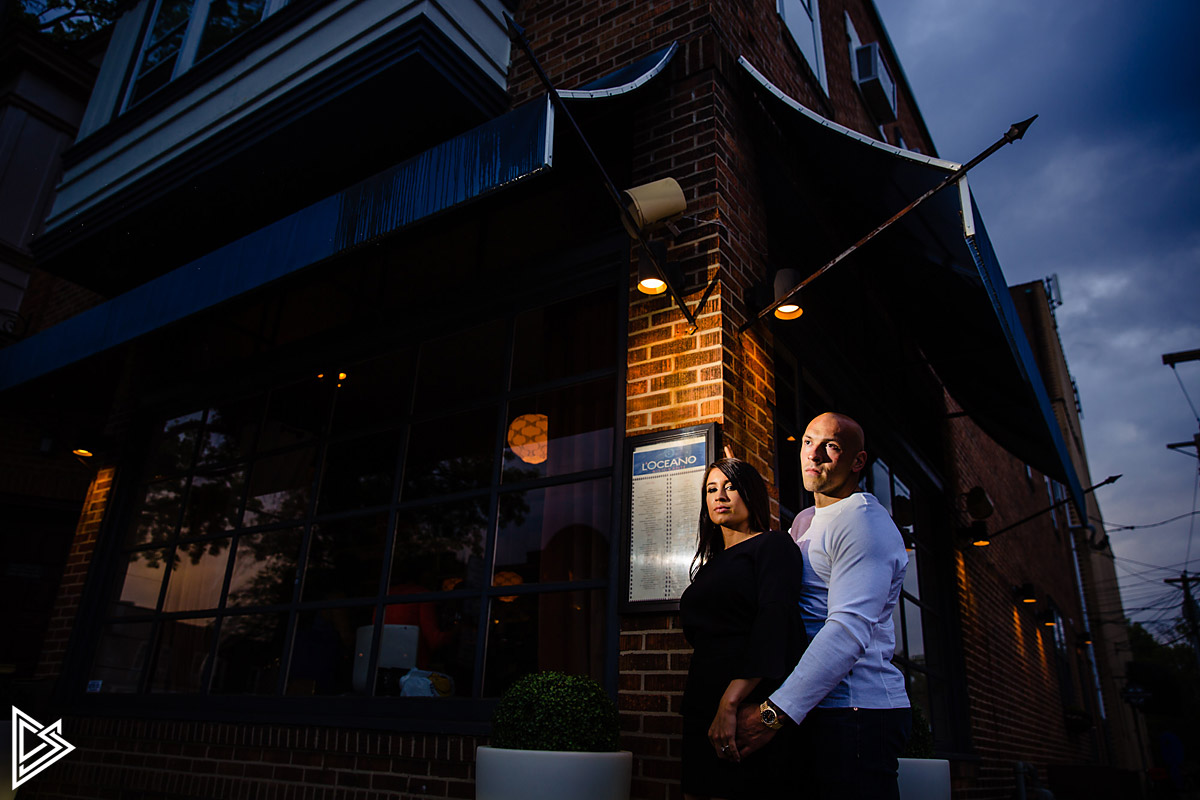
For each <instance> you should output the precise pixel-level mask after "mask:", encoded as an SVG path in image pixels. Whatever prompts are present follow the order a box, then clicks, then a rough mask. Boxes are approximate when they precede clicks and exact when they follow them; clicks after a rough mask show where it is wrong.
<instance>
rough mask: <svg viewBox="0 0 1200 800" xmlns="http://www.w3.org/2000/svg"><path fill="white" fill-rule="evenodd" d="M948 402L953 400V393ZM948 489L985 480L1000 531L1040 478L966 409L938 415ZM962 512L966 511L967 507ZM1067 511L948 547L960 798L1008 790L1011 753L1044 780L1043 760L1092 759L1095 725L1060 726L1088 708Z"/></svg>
mask: <svg viewBox="0 0 1200 800" xmlns="http://www.w3.org/2000/svg"><path fill="white" fill-rule="evenodd" d="M949 407H950V408H951V410H953V409H954V408H955V406H954V405H953V402H952V401H950V402H949ZM946 426H947V431H946V441H947V443H948V446H949V449H950V464H951V468H952V470H953V472H954V491H955V494H956V495H957V496H958V498H959V500H958V502H959V503H962V502H963V501H962V499H961V493H963V492H966V491H967V490H968V489H969V488H971V487H972V486H976V485H978V486H983V487H984V488H985V489H987V491H988V494H989V495H990V497H991V499H992V501H993V503H994V505H995V507H996V511H995V513H994V514H993V516H992V517H991V518H989V519H988V520H987V526H988V529H989V530H991V531H998V530H1000V529H1002V528H1004V527H1006V526H1008V525H1010V524H1012V523H1014V522H1017V521H1018V520H1020V519H1022V518H1024V517H1026V516H1029V515H1031V514H1033V513H1035V512H1037V511H1040V510H1042V509H1044V508H1046V507H1047V506H1048V505H1049V504H1050V499H1049V496H1048V493H1047V490H1046V484H1045V479H1044V477H1043V476H1042V474H1041V473H1039V472H1037V471H1036V470H1035V471H1032V476H1031V477H1027V476H1026V470H1025V465H1024V464H1023V463H1021V462H1020V461H1018V460H1017V459H1015V458H1014V457H1012V456H1011V455H1009V454H1008V453H1007V452H1006V451H1005V450H1003V449H1002V448H1001V447H1000V446H999V445H997V444H996V443H995V442H994V441H993V440H992V439H990V438H989V437H988V436H987V435H986V434H984V433H983V432H982V431H981V430H979V428H978V427H976V426H975V425H974V423H972V422H971V421H970V420H969V419H968V418H966V417H959V418H954V419H950V420H948V421H947V422H946ZM963 516H964V517H965V515H963ZM1068 535H1070V534H1069V533H1068V532H1067V531H1066V526H1065V515H1063V514H1061V513H1060V514H1059V515H1058V525H1057V526H1055V525H1054V524H1053V520H1052V517H1051V515H1049V514H1044V515H1042V516H1039V517H1037V518H1035V519H1034V520H1031V521H1030V522H1027V523H1025V524H1023V525H1021V526H1020V527H1017V528H1014V529H1013V530H1011V531H1008V532H1006V533H1001V534H1000V535H999V536H997V537H995V538H994V539H993V540H992V543H991V544H990V545H989V546H987V547H972V546H971V545H970V544H963V543H961V542H960V543H959V545H958V552H957V553H956V555H955V570H956V583H957V587H956V588H957V593H958V616H959V624H960V626H961V632H962V645H963V652H962V659H963V664H964V667H965V677H966V699H967V703H968V713H969V716H970V722H971V737H972V739H971V746H972V751H973V753H974V754H975V755H976V756H978V760H977V761H974V762H966V761H964V762H960V763H956V765H955V767H956V769H955V798H956V800H985V799H986V800H1007V798H1009V797H1012V796H1013V792H1014V791H1015V786H1016V782H1015V777H1014V771H1013V765H1014V762H1016V761H1027V762H1033V763H1034V764H1036V765H1037V766H1038V767H1039V770H1040V774H1041V779H1042V781H1043V783H1045V781H1046V780H1047V772H1046V768H1047V766H1049V765H1051V764H1057V763H1085V762H1092V763H1095V761H1096V759H1097V757H1098V755H1099V749H1098V740H1097V738H1096V737H1097V735H1098V733H1097V731H1087V732H1072V731H1070V730H1068V727H1067V722H1066V718H1065V711H1066V709H1067V707H1068V706H1070V707H1077V706H1082V707H1083V708H1085V709H1090V703H1091V698H1092V696H1093V692H1092V683H1091V681H1092V678H1091V675H1090V673H1084V672H1081V671H1080V670H1079V669H1078V665H1079V663H1080V662H1081V659H1080V658H1078V657H1077V656H1078V655H1079V654H1080V653H1082V650H1081V649H1080V648H1082V644H1081V642H1080V641H1079V638H1078V634H1080V633H1082V631H1083V630H1084V629H1085V628H1086V627H1087V626H1086V623H1085V621H1084V620H1083V618H1082V614H1081V613H1080V609H1079V602H1078V594H1077V591H1076V586H1075V576H1074V570H1073V567H1072V560H1071V553H1070V545H1069V542H1068V541H1067V538H1066V537H1067V536H1068ZM1023 583H1031V584H1032V585H1033V587H1034V590H1035V594H1036V596H1037V597H1038V602H1037V603H1036V604H1033V605H1027V604H1023V603H1021V602H1019V601H1018V599H1017V597H1016V596H1015V593H1014V587H1017V586H1020V585H1021V584H1023ZM1048 601H1053V603H1054V604H1055V605H1056V606H1057V608H1058V610H1059V613H1060V615H1061V616H1062V618H1063V620H1064V627H1065V629H1066V630H1065V633H1066V636H1067V653H1066V659H1065V662H1066V663H1065V668H1066V670H1067V672H1068V674H1069V675H1070V685H1071V687H1072V689H1073V691H1072V692H1071V694H1070V695H1064V694H1063V684H1062V682H1061V681H1060V676H1059V670H1060V666H1059V663H1058V657H1057V656H1056V649H1055V642H1054V631H1053V629H1051V628H1047V627H1045V626H1043V625H1042V624H1041V622H1040V620H1039V619H1038V616H1037V615H1038V613H1039V612H1041V611H1043V610H1045V609H1046V608H1047V606H1048Z"/></svg>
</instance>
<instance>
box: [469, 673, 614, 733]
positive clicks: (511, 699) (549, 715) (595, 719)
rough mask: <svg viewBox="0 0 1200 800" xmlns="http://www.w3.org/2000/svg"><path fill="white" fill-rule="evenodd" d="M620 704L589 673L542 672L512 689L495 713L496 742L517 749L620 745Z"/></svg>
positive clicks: (528, 676)
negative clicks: (587, 674) (618, 708)
mask: <svg viewBox="0 0 1200 800" xmlns="http://www.w3.org/2000/svg"><path fill="white" fill-rule="evenodd" d="M619 735H620V721H619V719H618V716H617V706H616V704H615V703H613V701H612V699H611V698H609V696H608V695H607V694H606V693H605V691H604V689H603V688H602V687H601V686H600V684H598V683H596V681H594V680H592V679H591V678H589V677H587V676H585V675H565V674H563V673H561V672H537V673H534V674H531V675H526V676H525V677H524V678H521V679H520V680H518V681H517V682H516V683H514V684H513V685H512V686H510V687H509V688H508V691H506V692H505V693H504V695H503V696H502V697H501V698H500V702H499V704H497V706H496V711H495V714H493V716H492V746H493V747H505V748H509V749H512V750H573V751H584V752H593V753H610V752H615V751H617V750H618V749H620V745H619V742H618V739H619Z"/></svg>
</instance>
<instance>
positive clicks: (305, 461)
mask: <svg viewBox="0 0 1200 800" xmlns="http://www.w3.org/2000/svg"><path fill="white" fill-rule="evenodd" d="M314 455H315V453H314V451H313V448H311V447H305V448H303V449H301V450H292V451H290V452H287V453H281V454H279V455H276V456H269V457H267V458H261V459H259V460H258V461H256V462H255V463H254V467H253V471H252V472H251V473H250V497H249V498H248V499H247V500H246V514H245V516H244V522H243V524H244V525H245V526H246V527H250V526H252V525H267V524H270V523H272V522H281V521H284V520H291V519H296V518H297V517H300V516H303V515H304V514H305V513H307V511H308V501H309V497H310V496H311V495H312V483H313V458H314Z"/></svg>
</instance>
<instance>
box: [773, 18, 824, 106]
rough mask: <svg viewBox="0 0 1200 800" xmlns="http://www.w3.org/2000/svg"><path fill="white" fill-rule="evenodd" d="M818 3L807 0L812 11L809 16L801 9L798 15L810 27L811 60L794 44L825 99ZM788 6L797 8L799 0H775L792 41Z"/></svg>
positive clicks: (802, 48) (799, 46)
mask: <svg viewBox="0 0 1200 800" xmlns="http://www.w3.org/2000/svg"><path fill="white" fill-rule="evenodd" d="M819 2H820V0H809V5H810V8H811V9H812V14H811V15H810V14H809V13H808V12H806V11H804V9H803V8H801V9H800V13H801V14H803V15H804V18H805V19H806V20H807V21H808V23H809V24H810V25H811V26H812V35H813V43H814V45H815V50H816V52H815V53H814V55H813V59H811V60H810V59H809V57H808V55H807V54H805V53H804V46H803V45H801V44H800V42H796V46H797V47H798V48H800V52H801V54H802V55H804V60H805V61H806V62H808V66H809V67H811V68H812V71H813V74H814V75H816V76H817V82H818V83H819V84H820V85H821V91H823V92H825V95H826V97H828V96H829V80H828V78H827V77H826V74H825V45H824V38H823V36H822V33H821V9H820V7H819ZM789 4H790V5H793V6H797V5H799V4H800V0H776V3H775V10H776V11H777V12H778V14H779V17H780V19H782V20H783V24H784V28H786V29H787V32H788V33H789V34H791V35H792V39H793V41H794V40H795V38H796V37H795V35H794V34H792V26H791V25H790V24H789V23H788V13H787V6H788V5H789ZM813 60H815V61H816V63H815V64H814V63H812V61H813Z"/></svg>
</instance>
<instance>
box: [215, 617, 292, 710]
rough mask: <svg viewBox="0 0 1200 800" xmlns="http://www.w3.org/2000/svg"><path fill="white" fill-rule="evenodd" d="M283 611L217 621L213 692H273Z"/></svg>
mask: <svg viewBox="0 0 1200 800" xmlns="http://www.w3.org/2000/svg"><path fill="white" fill-rule="evenodd" d="M286 632H287V614H247V615H243V616H236V617H226V618H225V619H224V621H223V622H222V623H221V637H220V641H219V643H218V645H217V663H216V665H215V667H214V669H213V674H212V684H211V686H212V689H211V691H212V692H213V693H214V694H274V693H275V686H276V682H277V681H278V679H279V666H280V657H281V655H282V654H283V637H284V634H285V633H286Z"/></svg>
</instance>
